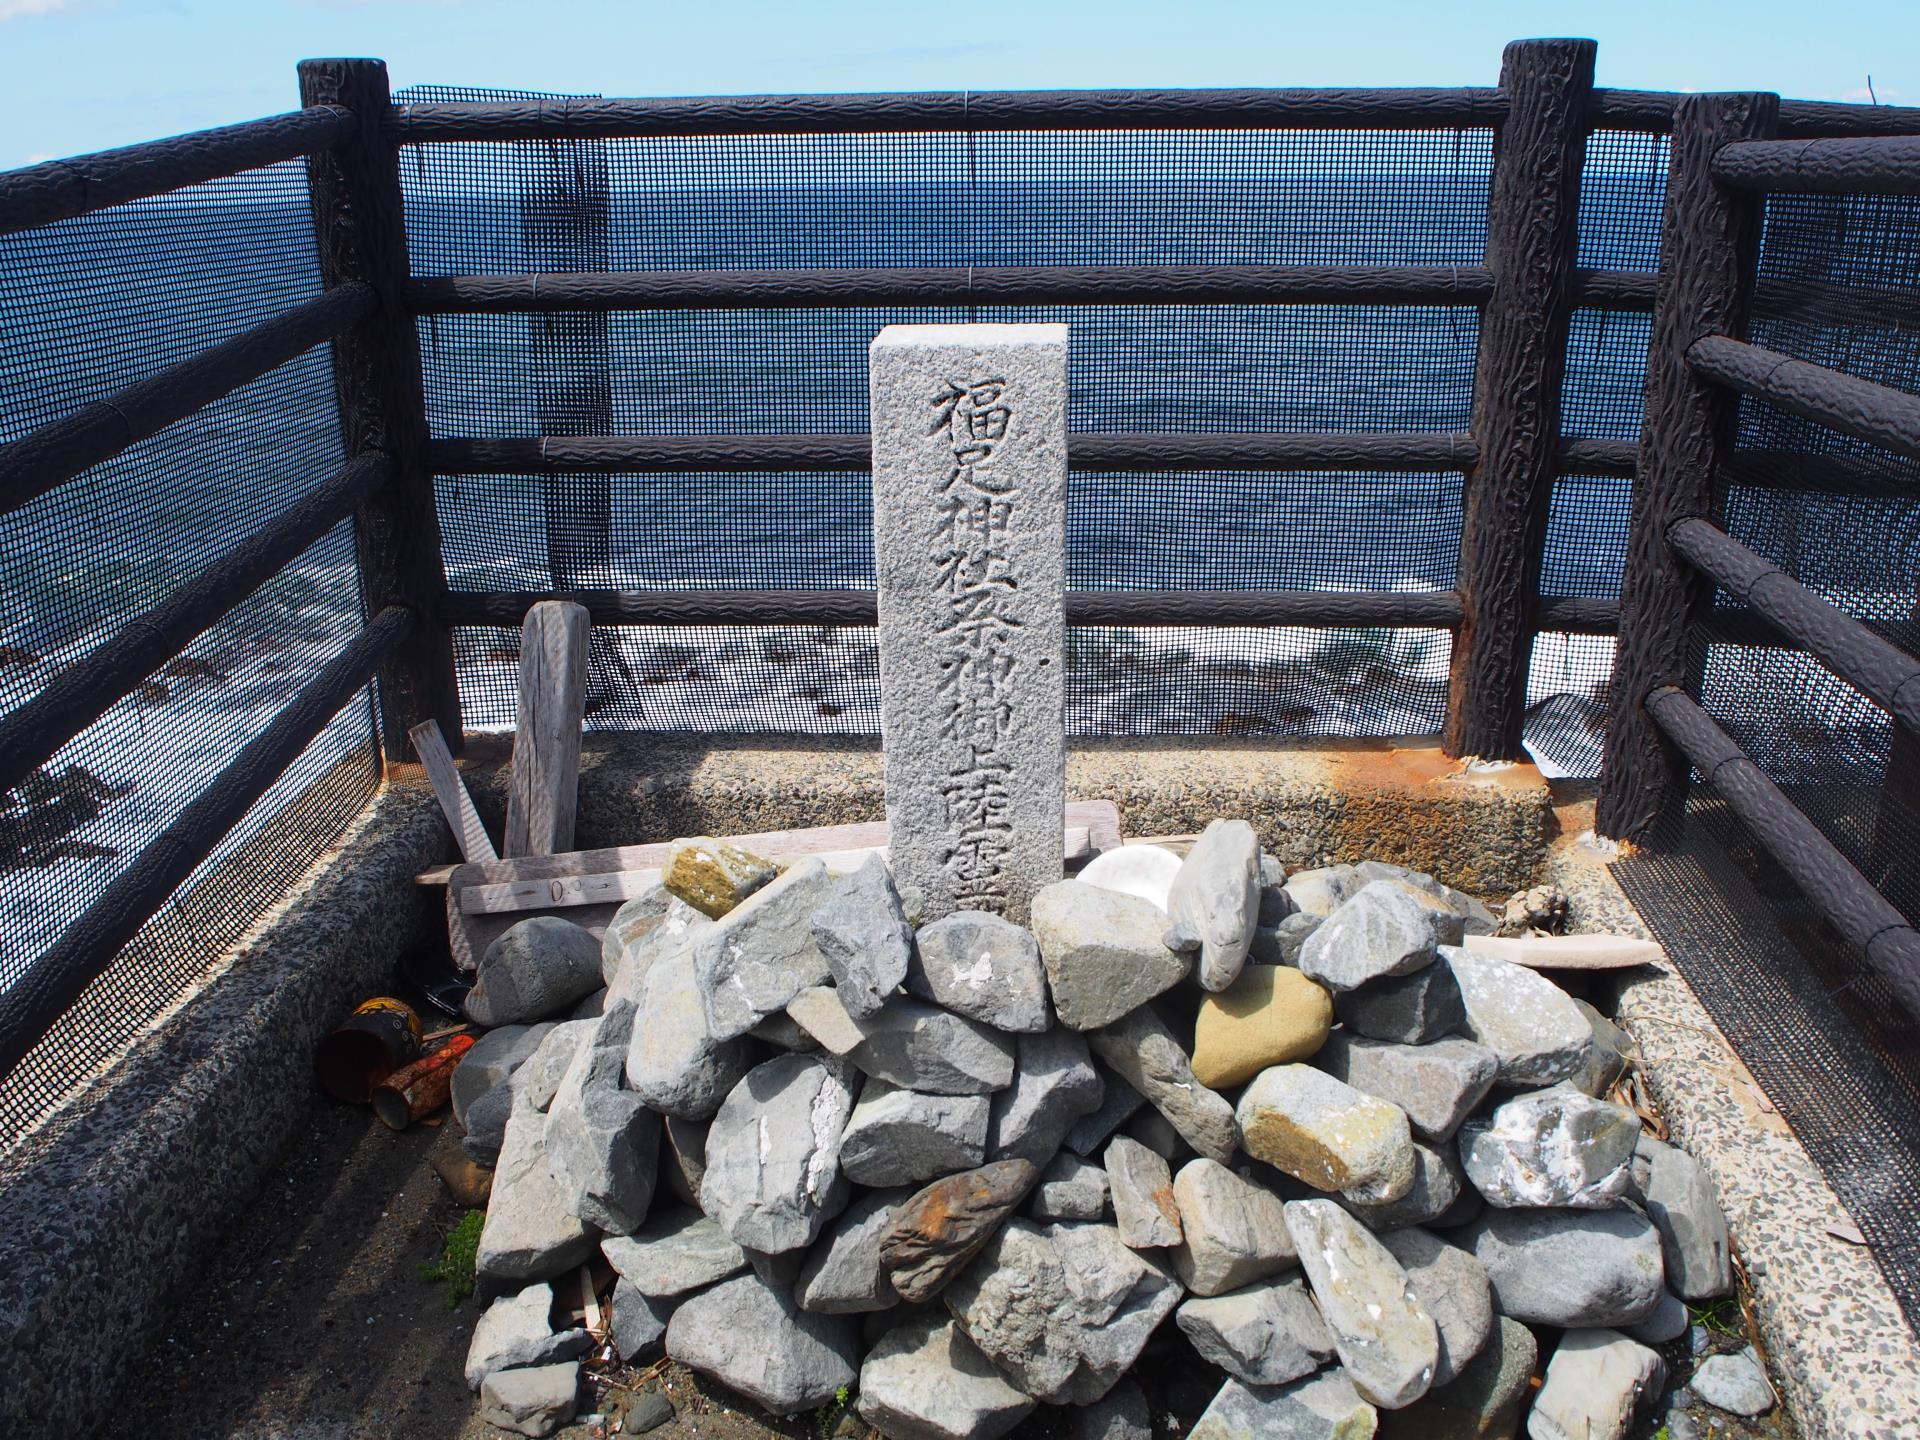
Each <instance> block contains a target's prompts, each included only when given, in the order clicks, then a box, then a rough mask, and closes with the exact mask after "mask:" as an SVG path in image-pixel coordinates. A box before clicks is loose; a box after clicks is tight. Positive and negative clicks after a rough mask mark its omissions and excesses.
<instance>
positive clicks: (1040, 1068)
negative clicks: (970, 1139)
mask: <svg viewBox="0 0 1920 1440" xmlns="http://www.w3.org/2000/svg"><path fill="white" fill-rule="evenodd" d="M1105 1094H1106V1085H1105V1084H1104V1082H1102V1080H1101V1079H1100V1073H1099V1072H1098V1071H1097V1070H1095V1069H1094V1068H1093V1057H1092V1056H1091V1055H1089V1054H1088V1053H1087V1042H1086V1040H1085V1039H1084V1038H1083V1037H1082V1036H1080V1035H1077V1034H1075V1033H1074V1032H1073V1031H1071V1030H1062V1029H1054V1030H1049V1031H1047V1032H1046V1033H1045V1034H1042V1035H1022V1036H1021V1037H1020V1038H1019V1041H1018V1042H1017V1048H1016V1053H1015V1058H1014V1068H1013V1083H1012V1084H1011V1085H1010V1086H1008V1087H1007V1088H1006V1089H1005V1090H1002V1091H1001V1092H1000V1093H999V1094H997V1095H995V1096H994V1097H993V1114H992V1119H991V1120H990V1121H989V1123H988V1125H987V1154H988V1155H989V1156H991V1157H992V1158H993V1159H995V1160H1006V1159H1010V1158H1011V1159H1019V1160H1031V1161H1032V1162H1033V1163H1034V1164H1036V1165H1042V1166H1044V1165H1045V1164H1046V1163H1047V1161H1048V1160H1050V1159H1052V1158H1053V1156H1054V1154H1055V1153H1056V1152H1057V1151H1058V1150H1059V1149H1060V1143H1061V1141H1063V1140H1065V1139H1066V1137H1067V1132H1068V1131H1069V1130H1071V1129H1072V1128H1073V1126H1074V1122H1075V1121H1077V1120H1079V1119H1080V1117H1081V1116H1083V1115H1090V1114H1092V1113H1093V1112H1094V1111H1095V1110H1098V1109H1099V1108H1100V1101H1101V1100H1102V1099H1103V1098H1104V1096H1105ZM952 1168H954V1169H959V1168H962V1167H959V1166H954V1167H952Z"/></svg>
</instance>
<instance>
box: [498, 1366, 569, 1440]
mask: <svg viewBox="0 0 1920 1440" xmlns="http://www.w3.org/2000/svg"><path fill="white" fill-rule="evenodd" d="M579 1393H580V1362H579V1361H578V1360H569V1361H566V1362H565V1363H564V1364H559V1365H534V1366H530V1367H528V1368H526V1369H522V1370H496V1371H495V1372H494V1373H493V1374H491V1375H489V1376H488V1377H487V1378H486V1381H485V1383H483V1384H482V1385H481V1386H480V1418H481V1419H482V1420H484V1421H486V1422H487V1424H489V1425H496V1426H498V1427H499V1428H500V1429H502V1430H511V1431H513V1432H514V1434H516V1435H531V1436H534V1437H536V1440H538V1437H540V1436H543V1435H551V1434H553V1432H554V1431H556V1430H558V1429H559V1428H560V1427H561V1426H562V1425H564V1424H566V1423H567V1422H568V1421H569V1420H571V1419H573V1408H574V1402H575V1401H576V1400H577V1399H578V1398H579Z"/></svg>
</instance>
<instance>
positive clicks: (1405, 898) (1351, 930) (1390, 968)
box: [1300, 880, 1462, 995]
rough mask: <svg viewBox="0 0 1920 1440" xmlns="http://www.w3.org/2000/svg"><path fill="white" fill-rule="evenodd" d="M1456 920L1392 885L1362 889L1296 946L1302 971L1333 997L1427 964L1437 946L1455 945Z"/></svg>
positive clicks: (1418, 894) (1435, 903)
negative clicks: (1303, 941) (1330, 992)
mask: <svg viewBox="0 0 1920 1440" xmlns="http://www.w3.org/2000/svg"><path fill="white" fill-rule="evenodd" d="M1461 935H1462V932H1461V925H1460V917H1459V916H1458V915H1456V914H1454V912H1453V911H1452V910H1451V909H1449V908H1448V907H1447V905H1446V904H1445V903H1444V902H1442V901H1440V900H1438V899H1436V898H1435V897H1433V896H1431V895H1428V894H1426V893H1425V892H1424V891H1421V890H1416V889H1414V888H1413V887H1412V886H1410V885H1406V884H1402V883H1401V882H1399V881H1396V880H1373V881H1369V882H1368V883H1367V884H1366V885H1363V886H1362V887H1361V888H1360V889H1359V890H1358V891H1357V892H1355V893H1354V895H1353V897H1352V898H1351V899H1349V900H1348V901H1347V902H1346V903H1345V904H1343V905H1341V906H1340V908H1339V909H1337V910H1335V911H1334V912H1333V914H1331V915H1329V916H1328V917H1327V920H1326V923H1325V924H1324V925H1322V926H1320V927H1319V928H1318V929H1317V930H1315V931H1314V932H1313V934H1311V935H1309V936H1308V937H1307V939H1306V942H1305V943H1304V944H1303V945H1301V947H1300V970H1301V972H1302V973H1303V974H1305V975H1307V976H1308V977H1309V978H1311V979H1314V980H1318V981H1319V982H1320V983H1321V984H1322V985H1324V986H1326V987H1327V988H1328V989H1329V990H1331V991H1333V992H1334V993H1335V994H1336V995H1337V994H1340V993H1341V992H1343V991H1346V990H1357V989H1359V988H1360V987H1361V986H1362V985H1365V984H1366V983H1367V982H1368V981H1370V980H1384V979H1387V978H1389V977H1391V976H1395V975H1411V974H1412V973H1413V972H1414V971H1416V970H1421V969H1424V968H1425V967H1426V966H1428V965H1431V964H1432V963H1433V961H1434V958H1435V955H1436V947H1437V946H1440V945H1458V944H1459V943H1460V940H1461Z"/></svg>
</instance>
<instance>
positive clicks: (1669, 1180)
mask: <svg viewBox="0 0 1920 1440" xmlns="http://www.w3.org/2000/svg"><path fill="white" fill-rule="evenodd" d="M1638 1149H1639V1153H1640V1156H1642V1157H1644V1160H1645V1165H1646V1176H1645V1178H1644V1179H1643V1180H1642V1181H1641V1183H1640V1185H1639V1187H1638V1188H1639V1190H1640V1193H1641V1196H1642V1198H1643V1200H1644V1202H1645V1205H1646V1211H1647V1217H1648V1218H1649V1219H1650V1220H1652V1221H1653V1223H1654V1224H1655V1225H1656V1226H1658V1227H1659V1230H1660V1252H1661V1255H1662V1256H1663V1257H1664V1259H1665V1261H1666V1267H1667V1285H1668V1286H1669V1288H1671V1289H1672V1291H1673V1293H1674V1294H1676V1295H1678V1296H1679V1297H1680V1298H1681V1299H1683V1300H1711V1299H1714V1298H1715V1297H1717V1296H1721V1295H1727V1294H1731V1293H1732V1291H1733V1256H1732V1241H1731V1240H1730V1239H1729V1238H1728V1235H1727V1220H1726V1216H1725V1215H1723V1214H1722V1213H1721V1210H1720V1200H1719V1197H1718V1196H1716V1195H1715V1194H1714V1190H1713V1182H1712V1181H1711V1180H1709V1179H1708V1178H1707V1175H1706V1172H1705V1171H1704V1170H1702V1169H1701V1168H1700V1166H1699V1164H1698V1163H1697V1162H1696V1161H1695V1160H1694V1158H1693V1157H1692V1156H1691V1155H1689V1154H1687V1152H1686V1151H1684V1150H1680V1149H1677V1148H1675V1147H1674V1146H1672V1145H1666V1144H1663V1143H1662V1142H1660V1141H1658V1140H1656V1139H1654V1138H1653V1137H1652V1136H1651V1135H1643V1136H1641V1137H1640V1141H1639V1147H1638Z"/></svg>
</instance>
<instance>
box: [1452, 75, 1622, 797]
mask: <svg viewBox="0 0 1920 1440" xmlns="http://www.w3.org/2000/svg"><path fill="white" fill-rule="evenodd" d="M1595 48H1596V47H1595V45H1594V42H1593V41H1591V40H1519V41H1516V42H1514V43H1513V44H1511V45H1509V46H1508V47H1507V50H1506V54H1505V56H1504V57H1503V59H1502V63H1501V66H1500V88H1501V90H1502V91H1504V92H1505V94H1506V97H1507V117H1506V119H1505V121H1504V122H1502V124H1501V126H1500V130H1499V132H1498V134H1497V135H1496V137H1495V140H1494V160H1493V182H1492V189H1491V193H1490V194H1489V196H1488V200H1487V255H1486V263H1487V268H1488V269H1489V270H1491V271H1492V272H1493V293H1492V294H1491V295H1490V296H1489V297H1488V299H1487V303H1486V306H1485V308H1484V309H1483V310H1482V311H1481V316H1480V353H1479V359H1478V363H1477V365H1476V367H1475V372H1474V386H1473V436H1474V439H1475V440H1476V441H1477V442H1478V444H1479V451H1480V455H1479V460H1478V461H1477V463H1476V464H1475V465H1474V467H1473V469H1472V470H1470V471H1468V472H1467V477H1466V483H1465V486H1464V488H1463V491H1462V497H1461V499H1462V507H1463V511H1464V514H1463V517H1462V522H1461V532H1460V576H1459V591H1460V606H1461V615H1460V628H1459V630H1458V631H1457V632H1456V634H1455V635H1454V641H1453V657H1452V664H1451V666H1450V675H1449V683H1448V690H1447V721H1446V731H1445V734H1444V737H1443V743H1444V745H1445V748H1446V751H1447V753H1448V754H1449V755H1454V756H1477V757H1480V758H1482V759H1488V760H1510V759H1516V758H1518V757H1519V755H1520V753H1521V751H1520V730H1521V724H1522V720H1523V718H1524V717H1523V710H1524V707H1525V704H1526V692H1527V667H1528V664H1529V662H1530V661H1531V659H1532V654H1533V627H1534V619H1535V613H1536V611H1537V610H1538V608H1539V601H1540V564H1541V555H1542V552H1543V550H1544V548H1545V545H1546V533H1547V509H1548V504H1549V502H1550V500H1551V499H1552V495H1553V482H1554V478H1555V474H1556V472H1557V470H1558V460H1559V448H1560V383H1561V379H1562V377H1563V376H1564V375H1565V373H1566V364H1567V330H1568V327H1569V326H1570V324H1571V323H1572V319H1573V305H1574V293H1573V278H1574V267H1575V263H1576V261H1577V259H1578V254H1579V244H1580V215H1579V209H1580V171H1581V166H1582V164H1583V162H1584V159H1585V156H1586V143H1587V102H1588V98H1589V96H1590V95H1591V93H1592V90H1593V57H1594V50H1595Z"/></svg>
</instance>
